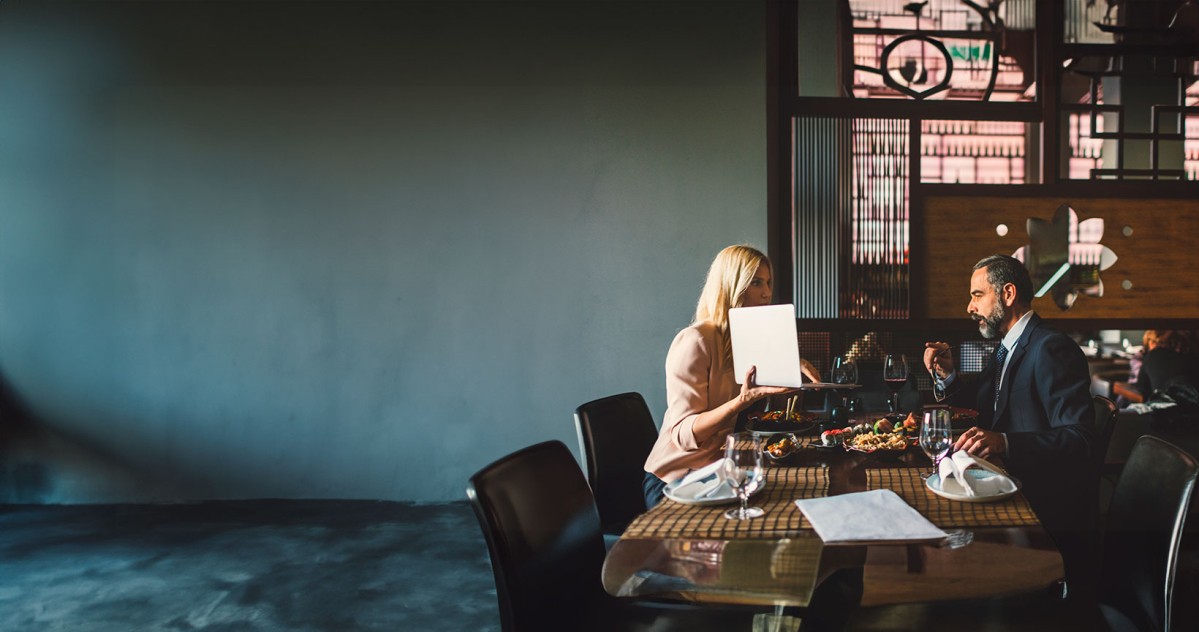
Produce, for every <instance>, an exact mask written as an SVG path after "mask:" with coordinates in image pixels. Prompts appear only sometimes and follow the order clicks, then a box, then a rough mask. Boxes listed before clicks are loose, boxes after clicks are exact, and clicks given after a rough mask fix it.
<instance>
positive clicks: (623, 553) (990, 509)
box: [603, 448, 1063, 606]
mask: <svg viewBox="0 0 1199 632" xmlns="http://www.w3.org/2000/svg"><path fill="white" fill-rule="evenodd" d="M929 467H930V465H929V462H928V459H926V458H925V457H924V455H923V454H921V453H920V451H919V450H918V449H915V448H913V449H910V450H908V451H907V453H905V454H903V455H902V456H900V457H897V458H896V457H893V458H890V459H884V458H878V457H875V456H869V455H865V454H861V453H856V452H845V451H822V450H817V449H813V448H805V449H802V450H800V451H799V453H797V454H795V455H793V456H792V457H790V458H789V459H787V460H786V461H784V462H782V464H781V465H770V466H769V468H770V469H769V470H768V472H767V486H766V488H765V489H764V490H763V491H762V492H761V493H760V494H759V495H757V496H755V497H754V502H752V503H751V504H753V505H755V506H761V507H763V508H765V509H766V511H767V515H766V516H764V517H762V518H757V519H755V521H762V522H761V523H759V525H760V526H758V525H751V526H749V527H746V526H745V525H744V524H737V523H734V522H733V521H728V523H729V526H728V527H726V526H724V525H722V523H721V521H723V520H724V519H723V518H722V517H719V516H718V515H717V514H719V513H723V511H724V510H725V509H728V507H729V506H715V507H696V506H694V505H680V504H678V503H675V502H674V501H671V500H664V501H663V505H660V506H659V507H657V508H655V509H654V510H652V511H651V512H647V514H643V515H642V516H641V517H639V518H638V519H637V520H635V521H634V522H633V524H632V525H630V529H629V531H628V532H626V535H625V536H622V537H621V539H620V541H619V542H617V544H616V545H615V546H614V547H613V548H612V550H611V551H609V552H608V556H607V559H606V560H605V563H604V569H603V584H604V588H605V590H607V591H608V592H609V593H610V594H613V595H617V596H655V597H673V598H681V599H685V600H690V601H700V602H713V603H734V604H760V605H794V606H806V605H807V604H808V601H809V599H810V598H811V595H812V591H813V589H814V588H815V587H816V586H817V585H818V584H819V582H820V581H822V580H823V579H824V578H825V577H827V576H828V575H830V574H831V573H833V572H834V571H836V570H839V569H842V568H853V567H862V568H863V570H864V582H865V591H864V594H863V598H862V605H884V604H898V603H913V602H924V601H938V600H950V599H969V598H978V597H995V596H1004V595H1012V594H1018V593H1022V592H1029V591H1033V590H1038V589H1041V588H1045V587H1047V586H1049V585H1051V584H1052V583H1053V582H1054V581H1056V580H1057V579H1059V578H1061V577H1062V575H1063V571H1062V561H1061V556H1060V555H1059V554H1058V552H1057V550H1056V549H1055V548H1054V546H1053V544H1052V542H1051V541H1050V539H1049V537H1048V535H1047V534H1046V533H1045V531H1044V530H1043V529H1042V528H1041V527H1040V525H1039V523H1037V521H1036V517H1035V515H1034V514H1032V513H1031V511H1030V510H1028V509H1027V503H1026V502H1025V501H1024V500H1023V497H1022V496H1021V495H1017V497H1015V498H1013V499H1009V500H1007V501H1001V502H1000V503H952V501H945V500H944V499H941V498H940V497H937V496H935V495H933V494H932V493H931V492H928V491H927V490H924V489H922V488H920V489H917V486H916V485H914V484H912V483H911V482H910V481H911V480H912V479H913V478H914V476H912V474H914V473H912V472H903V471H885V470H893V469H896V468H900V469H902V468H925V469H927V468H929ZM915 480H916V481H919V479H918V478H915ZM772 481H776V482H777V484H776V486H775V491H774V492H773V493H772V492H771V482H772ZM903 481H907V482H906V483H904V484H899V485H896V483H897V482H903ZM884 485H895V486H896V487H897V489H896V491H897V493H900V495H901V496H904V495H905V494H906V496H905V498H907V499H908V500H909V503H910V504H913V506H915V507H916V508H917V510H920V511H922V513H925V516H926V517H928V518H929V519H930V520H932V521H933V523H934V524H938V526H942V527H945V528H947V529H951V528H956V527H959V526H963V525H966V528H968V529H969V530H970V531H972V532H973V533H974V542H973V543H972V544H970V545H968V546H965V547H962V548H959V549H949V548H942V547H939V546H937V545H936V544H871V545H850V546H846V545H835V546H825V545H824V543H823V542H822V541H821V540H820V538H819V536H817V535H816V533H815V532H814V531H813V530H812V529H811V526H810V525H809V524H807V521H806V520H804V519H803V518H802V515H800V514H799V512H798V509H796V508H795V505H794V503H792V502H791V500H794V498H799V497H813V496H820V495H825V494H827V495H836V494H844V493H849V492H857V491H866V490H867V489H872V488H878V487H882V486H884ZM899 488H902V489H899ZM914 494H927V496H928V497H929V498H928V499H920V498H919V497H918V496H915V495H914ZM792 495H794V498H792V497H791V496H792ZM776 496H777V498H776ZM913 501H917V502H913ZM945 504H952V505H956V506H957V507H951V508H949V509H946V507H945ZM730 506H731V505H730ZM792 512H794V513H793V514H792ZM772 514H773V515H772ZM939 520H940V522H941V523H944V524H941V523H938V521H939ZM751 522H754V521H751ZM977 525H989V526H977Z"/></svg>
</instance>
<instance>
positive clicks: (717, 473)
mask: <svg viewBox="0 0 1199 632" xmlns="http://www.w3.org/2000/svg"><path fill="white" fill-rule="evenodd" d="M724 462H725V459H723V458H720V459H717V460H716V461H715V462H713V463H709V464H708V465H705V466H703V467H701V468H699V469H698V470H693V471H691V472H688V473H687V475H686V476H684V477H683V480H681V481H679V484H678V485H675V487H674V489H673V490H672V492H671V493H672V494H674V495H675V496H678V497H679V498H689V499H691V500H699V499H702V498H724V497H730V496H733V495H734V490H733V485H732V483H731V482H729V481H727V480H725V476H724Z"/></svg>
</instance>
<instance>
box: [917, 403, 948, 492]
mask: <svg viewBox="0 0 1199 632" xmlns="http://www.w3.org/2000/svg"><path fill="white" fill-rule="evenodd" d="M951 445H953V438H952V437H951V436H950V430H949V410H948V409H946V408H934V409H932V410H928V411H925V412H924V425H922V426H920V449H921V450H924V454H926V455H927V456H928V458H929V460H930V461H932V462H933V471H932V472H930V473H928V474H924V475H922V476H921V478H924V479H927V478H928V477H929V476H932V475H933V474H936V473H937V471H938V469H939V466H940V465H941V459H943V458H945V455H946V454H948V453H949V447H950V446H951Z"/></svg>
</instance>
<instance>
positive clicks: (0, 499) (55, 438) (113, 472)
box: [0, 376, 177, 504]
mask: <svg viewBox="0 0 1199 632" xmlns="http://www.w3.org/2000/svg"><path fill="white" fill-rule="evenodd" d="M153 479H154V477H149V476H146V475H145V474H144V473H141V472H138V471H136V470H135V469H134V468H132V467H131V466H129V465H128V464H125V463H122V462H121V461H120V460H119V459H116V458H114V457H112V456H111V455H109V454H106V453H105V452H104V451H102V450H98V449H96V448H95V447H94V446H89V445H87V444H86V443H85V442H82V441H78V440H75V439H72V438H70V437H66V436H63V435H61V434H60V433H57V432H54V431H52V430H50V429H48V428H46V427H45V426H42V425H41V424H39V423H38V422H37V421H36V419H34V418H33V416H32V415H30V414H29V412H28V411H27V410H26V409H25V407H23V406H22V405H21V403H20V402H19V401H18V399H17V398H16V397H15V396H14V395H13V392H12V389H10V388H9V386H8V382H7V380H5V379H4V377H3V376H0V504H56V503H62V502H64V499H70V498H76V499H77V498H81V497H86V498H89V499H90V500H92V501H93V502H110V501H112V500H115V499H119V498H121V497H123V491H122V490H123V489H124V488H126V487H127V488H129V489H145V488H146V487H147V481H148V480H149V481H151V482H150V484H149V486H150V487H151V488H152V489H154V488H156V489H155V491H156V493H155V494H154V496H155V497H158V498H162V499H164V500H167V499H173V498H175V497H177V494H174V493H171V491H172V490H171V489H170V487H171V486H168V485H165V484H163V483H162V482H161V481H154V480H153ZM80 490H88V493H89V495H86V496H84V495H81V494H80V493H79V491H80Z"/></svg>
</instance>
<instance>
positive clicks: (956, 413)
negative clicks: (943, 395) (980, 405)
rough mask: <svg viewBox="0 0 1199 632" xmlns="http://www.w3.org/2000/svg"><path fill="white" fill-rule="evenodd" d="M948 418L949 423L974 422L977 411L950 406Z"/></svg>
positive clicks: (976, 417)
mask: <svg viewBox="0 0 1199 632" xmlns="http://www.w3.org/2000/svg"><path fill="white" fill-rule="evenodd" d="M949 418H950V420H951V421H974V420H975V419H978V411H977V410H974V409H971V408H958V407H956V406H950V407H949Z"/></svg>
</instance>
